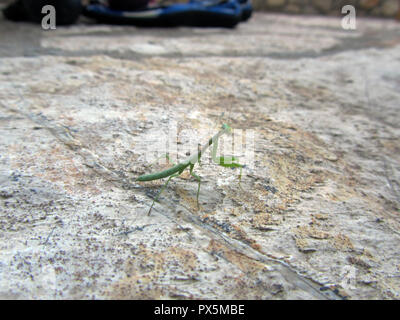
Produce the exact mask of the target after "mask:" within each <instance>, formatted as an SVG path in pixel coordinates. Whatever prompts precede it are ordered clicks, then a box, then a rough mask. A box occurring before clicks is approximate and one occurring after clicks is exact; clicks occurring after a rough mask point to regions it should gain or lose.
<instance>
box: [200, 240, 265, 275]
mask: <svg viewBox="0 0 400 320" xmlns="http://www.w3.org/2000/svg"><path fill="white" fill-rule="evenodd" d="M206 250H207V251H208V252H209V253H210V254H212V255H214V254H216V255H219V256H223V257H224V258H225V259H227V260H228V261H230V262H231V263H233V264H234V265H236V266H237V267H238V268H239V269H240V270H242V271H243V272H245V273H252V274H256V273H258V272H263V271H265V264H263V263H261V262H259V261H256V260H254V259H251V258H250V257H248V256H246V255H244V254H242V253H240V252H237V251H235V250H231V249H229V248H228V247H227V246H225V245H224V244H222V243H221V242H219V241H217V240H210V242H209V244H208V246H207V248H206Z"/></svg>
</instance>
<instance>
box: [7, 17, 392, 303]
mask: <svg viewBox="0 0 400 320" xmlns="http://www.w3.org/2000/svg"><path fill="white" fill-rule="evenodd" d="M0 28H1V29H0V38H1V39H2V41H1V43H0V131H1V134H0V230H1V232H0V298H3V299H13V298H16V299H38V298H46V299H83V298H88V299H92V298H94V299H145V298H149V299H161V298H165V299H181V298H187V299H209V298H210V299H213V298H217V299H218V298H225V299H325V298H329V299H341V298H350V299H378V298H379V299H380V298H385V299H398V298H400V254H399V248H400V200H399V199H400V185H399V181H400V111H399V103H400V92H399V90H398V88H399V87H400V38H399V36H398V34H399V32H400V25H399V24H398V23H396V22H394V21H389V20H366V19H365V20H364V19H358V20H357V30H355V31H346V30H343V29H342V28H341V24H340V19H339V18H318V17H295V16H284V15H271V14H255V16H254V17H253V18H252V19H251V20H250V21H249V22H248V23H244V24H241V25H239V26H238V28H236V29H234V30H225V29H198V28H176V29H137V28H133V27H122V26H119V27H113V26H105V25H85V24H79V25H76V26H72V27H69V28H58V29H57V30H55V31H49V32H45V31H41V30H40V29H39V28H38V27H37V26H32V25H28V24H13V23H10V22H6V21H3V20H0ZM222 112H224V114H223V117H222V119H223V121H224V122H227V123H229V124H230V125H231V126H232V127H233V128H235V130H236V131H237V132H239V131H238V130H243V131H244V132H246V133H248V134H249V136H250V137H251V134H253V135H254V139H250V138H249V139H247V140H246V143H248V145H249V146H250V147H251V150H250V151H252V152H254V159H255V161H254V162H251V163H248V167H247V168H245V169H244V172H243V178H242V183H241V186H242V188H243V189H241V188H239V186H238V183H237V175H238V171H237V170H230V169H226V168H222V167H217V166H216V165H214V164H211V163H210V162H209V161H208V159H207V157H206V158H205V159H204V163H203V166H202V167H196V169H195V172H197V174H198V175H200V176H201V177H202V179H203V182H202V187H201V191H200V208H199V209H197V207H196V200H195V199H196V190H197V183H196V181H195V180H193V179H191V178H190V175H188V174H184V175H182V177H180V178H175V179H174V180H172V181H171V183H170V184H169V186H168V188H167V189H166V191H165V193H164V194H163V195H162V197H161V198H160V201H159V203H157V204H156V205H155V207H154V209H153V211H152V214H151V216H147V211H148V209H149V206H150V204H151V201H152V198H154V196H155V195H156V193H157V192H158V190H159V188H160V187H161V185H162V182H161V181H154V182H144V183H140V184H138V183H135V182H134V178H135V177H137V176H138V175H141V174H144V173H150V172H153V171H155V170H161V169H163V168H165V167H167V165H160V164H157V165H154V166H152V167H151V166H150V163H151V161H154V158H155V154H156V151H159V152H163V151H165V148H164V150H163V146H162V144H159V140H161V139H162V138H163V137H165V136H166V135H167V133H168V129H169V127H170V126H171V124H173V123H177V126H178V137H177V140H178V141H179V143H180V144H178V154H179V157H180V159H182V158H183V157H185V153H186V151H188V150H189V149H193V148H196V146H197V143H198V142H199V143H204V142H205V141H207V139H208V138H209V136H210V135H211V134H213V133H214V132H216V131H217V130H218V126H219V125H220V116H221V114H222ZM224 141H225V140H224ZM226 141H228V140H226ZM238 155H239V156H245V154H240V153H239V154H238ZM172 156H173V157H176V154H172ZM207 156H208V154H207ZM242 159H243V162H245V157H242Z"/></svg>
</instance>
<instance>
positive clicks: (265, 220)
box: [251, 212, 281, 230]
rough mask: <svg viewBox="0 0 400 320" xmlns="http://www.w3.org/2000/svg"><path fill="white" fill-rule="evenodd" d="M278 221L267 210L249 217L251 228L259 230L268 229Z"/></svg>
mask: <svg viewBox="0 0 400 320" xmlns="http://www.w3.org/2000/svg"><path fill="white" fill-rule="evenodd" d="M280 223H281V221H280V220H279V219H277V218H273V217H272V214H270V213H268V212H263V213H260V214H257V215H255V216H254V217H253V218H252V219H251V224H252V226H253V228H256V229H259V230H270V229H271V226H276V225H279V224H280Z"/></svg>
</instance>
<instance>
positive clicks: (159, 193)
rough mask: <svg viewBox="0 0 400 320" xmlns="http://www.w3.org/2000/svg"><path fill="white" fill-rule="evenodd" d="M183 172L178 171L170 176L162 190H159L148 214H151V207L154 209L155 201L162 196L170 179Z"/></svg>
mask: <svg viewBox="0 0 400 320" xmlns="http://www.w3.org/2000/svg"><path fill="white" fill-rule="evenodd" d="M181 173H182V172H178V173H175V174H173V175H171V176H169V178H168V180H167V182H166V183H165V184H164V185H163V186H162V187H161V189H160V191H159V192H158V194H157V196H156V197H155V199H154V200H153V203H152V204H151V207H150V210H149V212H148V213H147V215H148V216H149V215H150V212H151V209H153V206H154V203H155V202H156V201H157V200H158V198H159V197H160V195H161V193H162V192H163V191H164V189H165V188H166V187H167V185H168V183H169V181H170V180H171V179H172V178H175V177H177V176H179V175H180V174H181Z"/></svg>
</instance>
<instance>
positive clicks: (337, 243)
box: [332, 233, 354, 251]
mask: <svg viewBox="0 0 400 320" xmlns="http://www.w3.org/2000/svg"><path fill="white" fill-rule="evenodd" d="M332 240H333V245H334V247H335V248H336V249H338V250H340V251H352V250H353V249H354V245H353V243H352V242H351V240H350V238H349V237H348V236H346V235H344V234H341V233H340V234H338V235H335V236H334V237H333V239H332Z"/></svg>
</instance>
